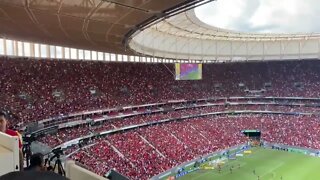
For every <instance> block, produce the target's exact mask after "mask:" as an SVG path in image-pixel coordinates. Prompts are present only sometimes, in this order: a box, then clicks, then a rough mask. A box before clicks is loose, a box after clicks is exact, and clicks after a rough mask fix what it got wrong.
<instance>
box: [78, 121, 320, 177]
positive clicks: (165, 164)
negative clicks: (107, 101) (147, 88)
mask: <svg viewBox="0 0 320 180" xmlns="http://www.w3.org/2000/svg"><path fill="white" fill-rule="evenodd" d="M246 129H258V130H261V138H262V140H264V141H267V142H273V143H281V144H285V145H290V146H299V147H306V148H314V149H320V136H319V134H320V121H319V119H318V118H317V117H313V116H292V115H290V116H289V115H246V116H231V117H228V116H221V117H219V116H217V117H202V118H195V119H190V120H183V121H174V122H169V123H165V124H158V125H154V126H148V127H143V128H140V129H138V130H135V131H127V132H122V133H116V134H113V135H109V136H107V137H105V138H101V139H100V141H101V142H103V141H107V142H108V143H101V142H100V143H99V144H98V145H94V146H91V147H89V148H84V149H82V150H80V151H79V152H78V153H76V154H74V155H73V156H72V158H73V159H78V158H79V156H81V157H82V158H83V154H87V153H88V152H95V153H91V154H89V156H88V159H86V158H84V159H81V161H82V162H83V163H85V165H88V166H90V167H92V163H94V162H96V161H97V162H101V163H102V165H101V166H99V168H97V169H96V168H95V167H96V166H95V164H94V167H92V168H91V170H93V171H94V172H97V173H100V174H101V173H103V172H107V171H108V170H109V169H110V168H113V167H112V166H110V164H111V165H113V164H115V163H116V164H117V167H115V168H116V170H117V171H119V172H120V173H123V174H125V175H127V176H129V177H130V178H132V179H148V178H150V177H152V176H154V175H157V174H159V173H160V172H163V171H165V170H168V169H170V168H172V167H175V166H177V165H179V164H181V163H183V162H186V161H188V160H192V159H194V158H196V157H200V156H203V155H206V154H209V153H212V152H215V151H218V150H223V149H226V148H228V147H232V146H235V145H240V144H243V143H246V142H247V141H248V138H247V137H246V136H245V135H244V134H243V133H242V132H241V131H242V130H246ZM102 144H104V146H103V145H102ZM110 147H114V148H113V149H112V148H110ZM104 148H109V149H108V151H102V150H101V149H104ZM110 149H112V150H110ZM117 151H119V152H120V153H116V152H117ZM105 153H107V154H106V155H105ZM108 153H110V154H113V155H116V154H117V155H116V156H117V158H121V161H119V160H117V161H116V162H110V161H109V160H108V161H105V162H104V161H101V160H100V158H101V157H103V156H104V155H105V156H106V157H109V156H110V154H108ZM119 154H121V155H119ZM122 155H123V156H122ZM87 160H88V162H89V163H87ZM127 161H130V162H131V163H132V164H131V166H130V167H128V165H127V166H126V168H122V169H121V168H119V167H123V166H125V164H128V163H127ZM122 163H124V164H122ZM101 167H105V168H104V169H101ZM108 168H109V169H108ZM130 172H135V174H134V173H131V174H130Z"/></svg>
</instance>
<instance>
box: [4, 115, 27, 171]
mask: <svg viewBox="0 0 320 180" xmlns="http://www.w3.org/2000/svg"><path fill="white" fill-rule="evenodd" d="M7 126H8V119H7V117H6V113H4V112H1V111H0V132H3V133H5V134H8V135H10V136H16V137H18V139H19V161H20V171H23V153H22V140H21V136H20V134H19V133H18V132H17V131H14V130H11V129H7Z"/></svg>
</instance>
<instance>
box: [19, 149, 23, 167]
mask: <svg viewBox="0 0 320 180" xmlns="http://www.w3.org/2000/svg"><path fill="white" fill-rule="evenodd" d="M23 164H24V158H23V153H22V149H21V148H20V149H19V166H20V171H23Z"/></svg>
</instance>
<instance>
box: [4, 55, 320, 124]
mask: <svg viewBox="0 0 320 180" xmlns="http://www.w3.org/2000/svg"><path fill="white" fill-rule="evenodd" d="M168 68H169V69H168ZM319 68H320V63H319V62H318V61H295V62H294V61H293V62H290V61H287V62H257V63H227V64H206V65H205V66H204V67H203V80H201V81H176V80H175V79H174V77H173V76H172V74H171V72H169V71H174V66H173V65H172V64H167V65H166V66H164V65H163V64H142V63H138V64H134V63H104V62H92V61H64V60H30V59H26V58H16V59H12V58H4V57H2V58H1V60H0V71H1V74H2V75H1V77H0V87H1V90H0V91H1V94H0V96H1V99H2V102H3V103H2V104H1V105H0V108H1V109H5V110H7V111H9V112H11V114H13V116H14V119H15V123H14V124H17V123H27V122H30V121H39V120H41V119H46V118H49V117H54V116H58V115H59V114H68V113H72V112H81V111H87V110H96V109H101V108H108V107H117V106H126V105H137V104H147V103H155V102H161V101H166V100H174V99H176V100H177V99H200V98H208V97H227V96H245V95H248V93H249V95H250V92H249V91H248V90H258V92H259V90H261V89H267V91H266V92H264V93H261V95H266V96H279V97H281V96H301V97H319V95H320V93H319V91H318V89H319V87H320V81H319V79H320V78H319V77H320V76H319V75H320V73H319V71H318V70H319ZM266 83H267V84H268V83H270V84H269V85H268V87H266ZM240 84H241V87H240ZM246 90H247V91H246ZM253 92H254V91H253Z"/></svg>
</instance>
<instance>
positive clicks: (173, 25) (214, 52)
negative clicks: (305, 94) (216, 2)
mask: <svg viewBox="0 0 320 180" xmlns="http://www.w3.org/2000/svg"><path fill="white" fill-rule="evenodd" d="M129 46H130V48H131V49H133V50H134V51H136V52H138V53H142V54H145V55H150V56H156V57H163V58H172V59H192V60H211V61H230V60H277V59H279V60H280V59H306V58H318V57H319V55H320V33H309V34H302V33H301V34H271V33H268V34H267V33H265V34H262V33H260V34H259V33H243V32H236V31H230V30H226V29H221V28H218V27H212V26H210V25H207V24H205V23H203V22H202V21H200V20H199V19H198V18H197V17H196V15H195V12H194V10H193V9H192V10H190V11H187V12H184V13H181V14H179V15H177V16H173V17H171V18H169V19H164V20H162V21H160V22H158V23H156V24H153V25H152V26H150V27H148V28H146V29H144V30H140V31H137V32H136V33H135V34H133V36H132V37H131V39H130V40H129Z"/></svg>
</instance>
